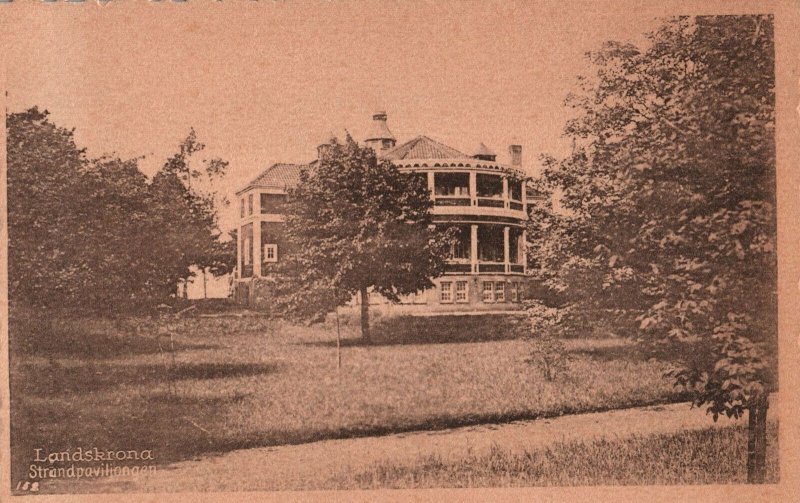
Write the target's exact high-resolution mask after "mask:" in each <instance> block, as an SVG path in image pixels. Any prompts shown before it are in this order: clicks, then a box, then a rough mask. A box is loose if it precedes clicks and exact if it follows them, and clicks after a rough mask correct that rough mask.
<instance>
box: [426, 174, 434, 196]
mask: <svg viewBox="0 0 800 503" xmlns="http://www.w3.org/2000/svg"><path fill="white" fill-rule="evenodd" d="M434 189H436V186H435V185H434V183H433V171H428V191H429V192H430V193H431V198H433V197H434V196H435V195H436V193H435V192H434Z"/></svg>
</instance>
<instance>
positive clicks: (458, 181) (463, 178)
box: [433, 173, 469, 196]
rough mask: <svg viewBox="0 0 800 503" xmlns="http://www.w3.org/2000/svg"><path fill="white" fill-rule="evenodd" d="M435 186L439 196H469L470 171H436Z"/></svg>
mask: <svg viewBox="0 0 800 503" xmlns="http://www.w3.org/2000/svg"><path fill="white" fill-rule="evenodd" d="M433 186H434V193H435V195H437V196H469V173H435V174H434V175H433Z"/></svg>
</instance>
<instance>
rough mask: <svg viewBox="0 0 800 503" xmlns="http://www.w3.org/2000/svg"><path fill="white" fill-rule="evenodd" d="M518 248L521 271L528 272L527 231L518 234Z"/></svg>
mask: <svg viewBox="0 0 800 503" xmlns="http://www.w3.org/2000/svg"><path fill="white" fill-rule="evenodd" d="M519 239H520V246H519V247H520V250H519V260H521V261H522V272H523V273H527V272H528V253H527V252H528V231H526V230H524V229H523V231H522V236H520V238H519Z"/></svg>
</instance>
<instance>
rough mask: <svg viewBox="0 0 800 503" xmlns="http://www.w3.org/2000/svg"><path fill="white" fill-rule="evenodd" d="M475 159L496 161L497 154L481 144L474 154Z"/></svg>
mask: <svg viewBox="0 0 800 503" xmlns="http://www.w3.org/2000/svg"><path fill="white" fill-rule="evenodd" d="M472 158H473V159H480V160H481V161H493V162H494V161H495V160H496V159H497V154H495V153H494V152H492V151H491V150H489V147H487V146H486V145H484V144H483V143H480V144H479V145H478V148H477V150H476V152H475V153H474V154H472Z"/></svg>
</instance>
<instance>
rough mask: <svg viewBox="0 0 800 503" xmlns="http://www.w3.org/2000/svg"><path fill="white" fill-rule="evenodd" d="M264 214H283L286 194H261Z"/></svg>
mask: <svg viewBox="0 0 800 503" xmlns="http://www.w3.org/2000/svg"><path fill="white" fill-rule="evenodd" d="M260 202H261V213H262V214H281V213H283V212H284V205H285V204H286V194H261V201H260Z"/></svg>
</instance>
